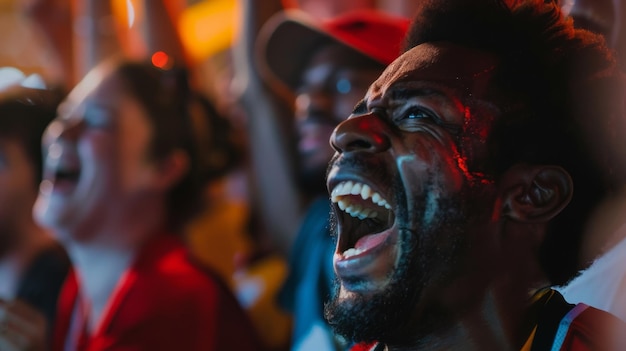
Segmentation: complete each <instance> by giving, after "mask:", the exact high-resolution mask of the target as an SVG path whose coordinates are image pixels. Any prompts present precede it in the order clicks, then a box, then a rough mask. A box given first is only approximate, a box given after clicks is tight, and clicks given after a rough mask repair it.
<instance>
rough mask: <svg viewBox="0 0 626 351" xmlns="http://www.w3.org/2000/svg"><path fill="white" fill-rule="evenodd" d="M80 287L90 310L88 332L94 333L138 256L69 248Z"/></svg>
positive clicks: (122, 250)
mask: <svg viewBox="0 0 626 351" xmlns="http://www.w3.org/2000/svg"><path fill="white" fill-rule="evenodd" d="M67 248H68V254H69V255H70V257H71V260H72V263H73V265H74V270H75V271H76V274H77V277H78V281H79V282H80V283H79V296H80V297H81V299H82V301H81V302H82V303H83V304H84V306H85V308H86V309H87V315H88V328H89V330H92V331H93V330H94V329H95V326H96V325H97V324H98V322H99V321H100V319H101V318H102V315H103V313H104V312H105V311H104V309H105V307H106V305H107V303H108V302H109V300H110V298H111V295H112V294H113V293H114V290H115V288H116V287H117V286H118V284H119V281H120V279H121V278H122V275H123V274H124V273H125V272H126V271H127V270H128V269H129V267H130V266H131V264H132V262H133V259H134V258H135V255H136V250H135V249H129V248H126V247H115V246H102V245H97V244H96V245H91V244H83V243H73V244H71V245H68V247H67Z"/></svg>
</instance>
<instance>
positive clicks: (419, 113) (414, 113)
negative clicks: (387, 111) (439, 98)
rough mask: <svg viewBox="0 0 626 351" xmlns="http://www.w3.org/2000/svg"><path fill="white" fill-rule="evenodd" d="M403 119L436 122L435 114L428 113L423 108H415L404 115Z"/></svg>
mask: <svg viewBox="0 0 626 351" xmlns="http://www.w3.org/2000/svg"><path fill="white" fill-rule="evenodd" d="M402 119H413V120H415V119H432V120H436V117H435V116H434V114H433V113H432V112H430V111H427V110H425V109H423V108H417V107H413V108H410V109H409V110H408V111H406V112H405V113H404V116H403V117H402Z"/></svg>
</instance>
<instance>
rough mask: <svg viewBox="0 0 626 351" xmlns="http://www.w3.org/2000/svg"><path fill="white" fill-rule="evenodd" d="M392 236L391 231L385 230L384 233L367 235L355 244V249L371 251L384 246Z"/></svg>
mask: <svg viewBox="0 0 626 351" xmlns="http://www.w3.org/2000/svg"><path fill="white" fill-rule="evenodd" d="M390 234H391V231H389V230H385V231H384V232H382V233H378V234H370V235H366V236H364V237H362V238H361V239H359V240H358V241H357V242H356V244H354V248H355V249H359V250H362V251H365V250H368V249H371V248H373V247H376V246H378V245H380V244H382V243H383V242H384V241H385V240H386V239H387V237H388V236H389V235H390Z"/></svg>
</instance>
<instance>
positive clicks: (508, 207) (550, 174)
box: [502, 165, 574, 223]
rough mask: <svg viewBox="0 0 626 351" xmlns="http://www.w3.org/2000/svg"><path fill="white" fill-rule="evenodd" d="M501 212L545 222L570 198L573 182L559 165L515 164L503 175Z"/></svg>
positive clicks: (521, 218) (526, 220) (558, 211)
mask: <svg viewBox="0 0 626 351" xmlns="http://www.w3.org/2000/svg"><path fill="white" fill-rule="evenodd" d="M503 180H504V181H505V183H504V186H505V187H504V189H503V193H502V206H503V208H502V216H504V217H508V218H510V219H512V220H515V221H519V222H527V223H541V222H548V221H549V220H551V219H552V218H554V217H555V216H556V215H558V214H559V213H560V212H561V211H562V210H563V209H564V208H565V206H567V205H568V204H569V202H570V201H571V199H572V194H573V190H574V188H573V187H574V184H573V182H572V178H571V177H570V175H569V173H567V171H565V170H564V169H563V168H561V167H558V166H535V165H517V166H514V167H512V168H511V169H509V170H508V171H507V172H506V174H505V176H504V177H503Z"/></svg>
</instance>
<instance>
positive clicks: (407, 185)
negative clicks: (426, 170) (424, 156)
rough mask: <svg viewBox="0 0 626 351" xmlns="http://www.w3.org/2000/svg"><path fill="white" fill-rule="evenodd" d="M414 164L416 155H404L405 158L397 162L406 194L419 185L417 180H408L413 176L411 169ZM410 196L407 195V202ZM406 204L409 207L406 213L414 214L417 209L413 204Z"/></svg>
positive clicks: (402, 157)
mask: <svg viewBox="0 0 626 351" xmlns="http://www.w3.org/2000/svg"><path fill="white" fill-rule="evenodd" d="M413 162H416V157H415V155H403V156H400V157H398V159H397V160H396V163H397V167H398V170H399V171H400V179H401V181H402V186H403V188H404V191H405V192H406V191H408V190H409V189H411V188H412V187H414V186H415V185H416V184H417V183H418V182H416V181H415V179H407V176H408V175H410V174H412V172H411V168H410V167H411V163H413ZM408 196H409V194H405V196H404V199H405V200H406V199H407V198H408ZM405 204H406V206H407V208H406V212H407V213H414V211H415V208H414V204H413V202H412V201H405ZM396 215H398V214H396Z"/></svg>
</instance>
